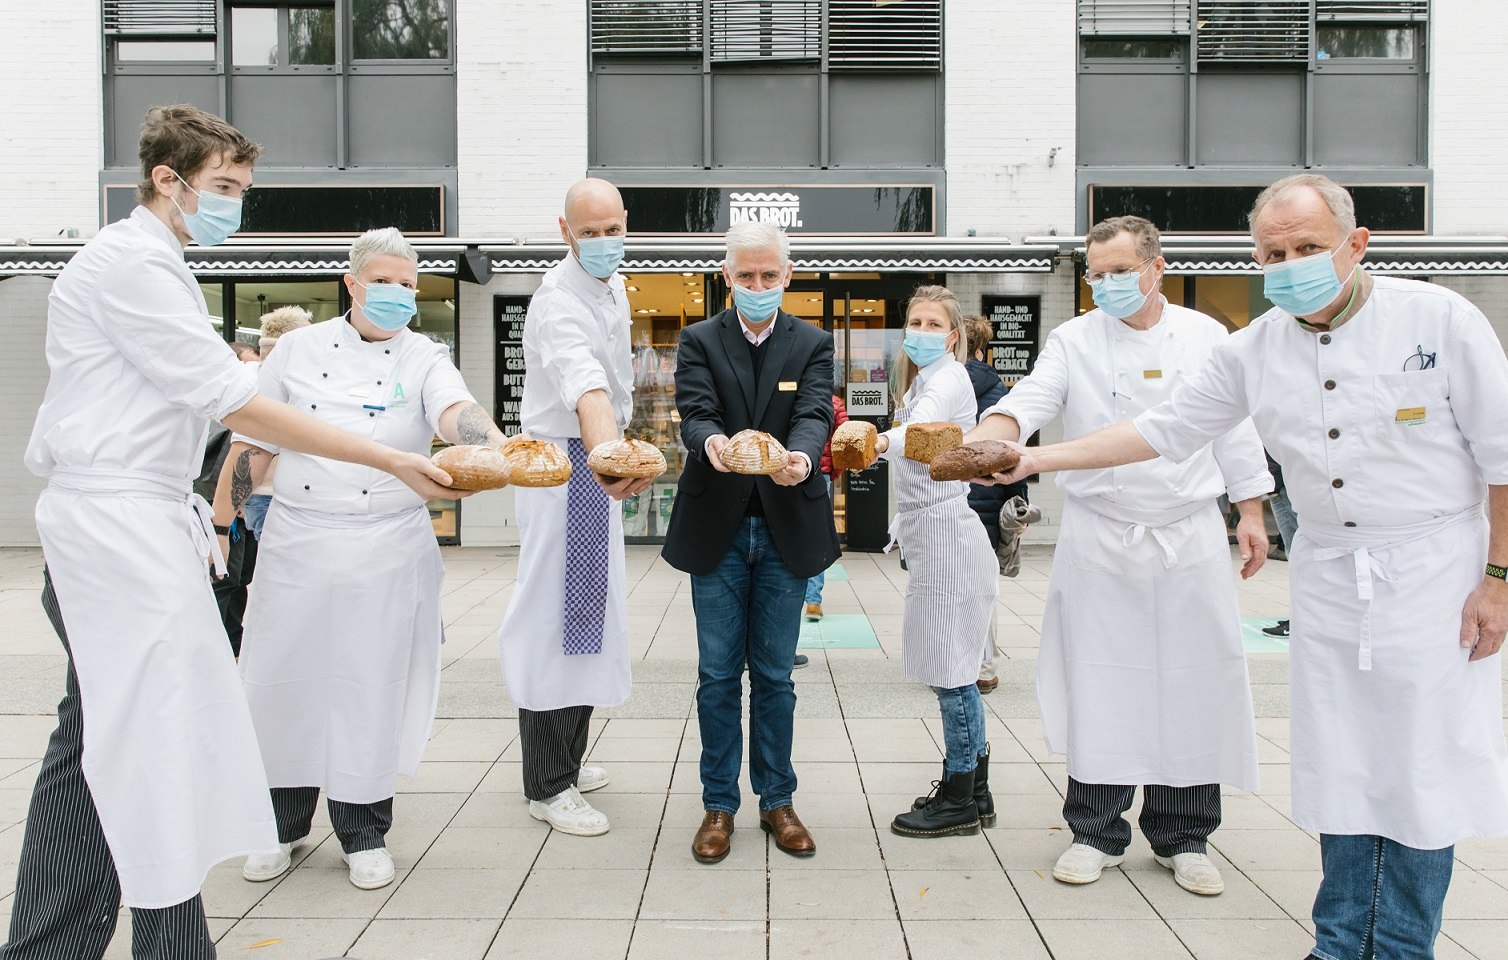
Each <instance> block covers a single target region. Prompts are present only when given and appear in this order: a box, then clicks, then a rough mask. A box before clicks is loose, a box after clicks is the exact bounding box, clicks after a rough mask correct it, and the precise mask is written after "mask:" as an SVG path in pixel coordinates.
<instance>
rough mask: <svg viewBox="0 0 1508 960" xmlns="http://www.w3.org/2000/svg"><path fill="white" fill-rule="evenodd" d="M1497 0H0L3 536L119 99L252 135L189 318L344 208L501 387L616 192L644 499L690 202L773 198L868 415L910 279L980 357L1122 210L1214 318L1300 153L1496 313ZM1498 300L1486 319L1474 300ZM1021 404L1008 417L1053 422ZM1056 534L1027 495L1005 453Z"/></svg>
mask: <svg viewBox="0 0 1508 960" xmlns="http://www.w3.org/2000/svg"><path fill="white" fill-rule="evenodd" d="M1497 6H1498V5H1497V4H1496V3H1494V2H1493V0H1432V2H1431V0H1368V2H1360V0H1261V2H1257V0H1220V2H1209V0H1012V2H1010V3H999V2H996V0H947V2H943V0H515V2H512V3H509V4H497V3H492V2H488V0H409V2H406V3H395V2H390V0H278V2H273V0H248V2H241V0H56V2H54V3H50V4H42V5H31V7H29V8H27V9H26V10H24V11H22V10H19V9H18V10H8V11H6V12H5V13H4V14H3V15H0V16H3V18H4V23H5V26H6V28H7V33H8V35H10V36H12V37H13V38H14V39H15V41H16V42H15V47H14V49H15V52H16V54H17V57H16V59H13V60H9V61H7V62H5V63H4V64H0V79H3V80H4V81H5V82H6V89H7V90H8V91H10V93H11V96H10V97H8V98H7V99H6V101H5V102H4V103H3V104H0V128H3V129H5V130H6V131H7V134H8V135H7V136H6V137H3V138H0V169H3V170H4V171H5V176H4V177H3V178H0V278H5V279H0V316H4V317H6V318H7V319H8V320H9V323H10V329H11V331H12V336H11V339H10V346H11V349H9V350H7V351H6V352H5V353H4V355H3V360H0V363H3V365H4V370H5V373H6V374H7V376H6V377H5V379H4V380H3V381H0V382H3V388H0V389H4V390H5V391H6V394H7V399H8V400H9V403H8V404H7V410H6V412H5V414H4V415H3V416H0V486H3V488H4V489H5V491H6V492H7V494H8V496H6V497H5V498H4V500H3V502H0V544H30V543H34V542H35V532H34V530H33V527H32V521H31V509H32V504H33V502H34V499H35V495H36V493H37V492H38V491H39V489H40V484H39V482H38V481H37V479H36V478H34V477H31V476H30V475H29V474H27V473H25V471H24V468H23V467H22V466H21V451H22V449H23V448H24V445H25V442H26V439H27V435H28V433H29V430H30V425H31V420H32V417H33V415H34V413H35V411H36V408H37V405H38V404H39V403H40V400H41V394H42V390H43V389H44V387H45V382H46V368H45V362H44V359H43V356H42V343H43V333H44V322H45V314H46V296H47V291H48V289H49V287H50V284H51V277H52V276H55V275H56V273H57V271H58V270H59V269H61V267H62V265H63V264H65V263H66V261H67V258H68V257H69V256H70V255H71V254H72V252H73V251H74V250H76V249H77V248H78V246H79V244H80V243H82V242H83V240H85V239H87V238H88V237H89V236H91V235H92V234H93V233H94V232H95V231H96V230H98V229H99V227H100V225H101V224H103V223H107V222H109V221H111V220H114V219H117V218H118V217H120V216H123V215H125V214H126V213H127V212H129V209H130V206H131V199H130V194H131V190H132V188H133V186H134V184H135V182H136V179H137V176H138V172H137V170H136V167H135V157H134V147H135V138H136V130H137V128H138V127H139V124H140V120H141V116H142V114H143V113H144V112H145V110H146V109H147V107H149V106H151V105H153V104H158V103H171V102H190V103H194V104H196V105H198V106H201V107H204V108H206V109H210V110H213V111H215V112H218V113H221V114H222V115H224V116H226V117H227V118H228V119H229V120H231V122H233V123H235V124H236V125H237V126H239V127H241V128H242V129H243V130H245V131H246V132H247V133H248V134H249V135H250V136H252V137H253V138H254V139H256V140H258V141H259V142H261V143H262V144H263V145H264V146H265V148H266V152H265V154H264V156H263V159H262V160H261V161H260V162H259V164H258V167H257V172H256V181H257V187H256V189H255V190H254V191H253V194H252V196H251V199H250V200H249V201H248V206H247V222H246V226H245V228H244V229H243V232H242V233H241V234H239V235H237V237H236V238H234V239H233V240H232V241H231V242H230V243H228V244H226V245H224V246H222V247H219V248H215V249H213V250H206V251H198V250H195V249H191V250H190V253H189V260H190V263H191V265H192V266H193V268H194V270H195V272H196V273H197V274H198V275H199V277H200V279H201V282H202V285H203V289H204V291H205V295H206V300H207V302H208V303H209V305H210V310H211V313H212V314H214V317H213V318H212V319H213V321H214V322H215V323H217V324H218V329H219V330H220V332H221V333H222V335H224V336H225V337H226V338H227V339H230V338H234V337H237V336H240V337H243V338H244V337H252V336H254V335H253V334H251V333H250V331H251V330H252V329H253V328H254V327H255V325H256V321H257V318H258V317H259V316H260V314H261V313H262V312H264V311H265V310H266V309H271V308H272V307H274V306H279V305H282V304H285V303H298V304H302V305H304V306H305V307H307V308H309V309H310V310H311V311H312V312H313V313H314V314H315V316H316V318H317V319H319V320H325V319H328V318H330V317H334V316H338V315H339V314H340V313H342V312H343V311H344V310H345V309H346V308H347V306H348V304H347V303H346V302H345V301H344V300H343V297H344V294H343V290H342V288H341V285H340V284H339V282H338V277H339V275H340V274H341V273H342V272H343V271H344V264H345V260H344V250H345V247H346V245H347V244H348V243H349V240H350V237H351V236H352V235H353V234H354V233H356V232H358V231H360V230H364V229H367V228H369V227H373V226H384V225H389V224H393V225H397V226H399V227H400V228H402V229H403V230H404V231H405V233H407V234H408V235H409V236H410V237H411V238H413V239H414V241H415V244H416V246H417V247H418V248H419V250H420V255H421V272H422V275H423V279H422V283H421V292H420V300H421V310H420V315H419V318H418V320H417V329H419V330H420V331H421V332H423V333H425V334H427V335H430V336H432V337H435V338H436V339H440V340H443V341H445V342H447V343H449V344H450V345H451V346H452V348H453V349H454V350H455V355H456V358H457V361H458V363H459V365H460V367H461V370H462V372H463V373H464V374H465V376H466V378H467V380H468V382H469V383H470V385H471V387H472V390H473V392H474V393H475V394H476V396H477V397H478V398H479V399H480V400H482V401H483V403H484V404H486V405H488V406H489V407H491V408H492V409H493V410H494V412H495V414H496V416H497V418H498V420H499V422H500V423H503V424H504V425H508V424H510V423H516V422H517V401H518V397H519V395H520V393H521V383H522V379H521V378H522V375H523V372H524V371H523V370H522V369H521V368H522V351H521V349H520V348H519V344H518V338H519V332H520V331H519V329H518V328H519V326H520V321H521V317H522V313H523V311H524V310H525V309H526V307H527V303H528V297H529V295H530V294H531V293H532V292H533V290H534V289H535V288H536V287H537V286H538V284H539V282H540V278H541V275H542V273H543V271H544V270H546V269H548V268H549V266H550V265H552V264H553V263H555V262H557V261H558V259H559V258H560V257H561V256H562V255H563V252H564V247H563V245H562V244H561V243H560V239H559V234H558V230H557V228H556V217H557V215H558V213H559V207H560V200H561V197H562V196H563V194H564V191H565V188H566V187H567V186H568V185H569V184H570V183H571V182H572V181H573V180H575V179H576V178H578V177H580V176H582V175H584V174H587V173H591V174H593V175H598V176H603V177H606V178H608V179H610V180H612V181H613V182H614V183H617V184H618V185H619V186H620V187H621V188H622V189H623V190H624V193H625V197H626V200H627V203H628V206H629V211H630V214H629V232H630V237H631V239H630V243H629V247H628V260H627V262H626V265H625V267H624V272H625V274H626V277H627V282H628V286H629V289H630V292H631V294H630V295H631V302H632V307H633V310H634V327H633V332H634V342H635V370H636V377H637V381H638V384H637V386H638V394H637V399H636V409H635V419H634V423H633V424H632V426H631V431H632V432H634V433H635V434H637V435H640V436H643V437H645V438H647V439H651V440H653V441H654V442H656V443H657V444H659V445H660V446H661V447H662V448H663V449H665V451H666V453H667V459H668V460H669V462H670V464H671V467H672V471H671V473H670V474H668V475H667V476H666V477H665V478H663V479H662V481H661V482H660V483H659V484H657V485H656V486H655V487H653V488H652V489H651V490H649V491H646V492H645V493H644V494H643V495H641V497H640V498H639V499H638V500H637V501H634V502H631V503H629V504H627V505H626V521H625V523H626V530H627V532H628V533H629V534H630V536H636V537H642V538H645V539H648V540H653V539H655V538H656V537H657V536H659V535H660V534H661V533H662V532H663V530H664V526H665V523H666V521H667V520H668V517H669V512H670V509H671V505H672V503H673V494H674V478H675V471H676V469H677V465H678V463H679V462H680V457H681V455H682V451H681V450H680V448H679V446H678V436H677V433H678V431H677V427H676V422H675V417H674V410H673V402H672V397H671V394H670V385H671V375H672V373H673V359H674V350H675V345H676V341H677V338H678V336H679V332H680V330H681V329H682V328H683V327H684V326H685V324H687V323H693V322H696V321H697V320H700V319H702V318H704V317H706V316H710V315H712V314H714V313H716V312H717V311H718V310H720V309H722V306H723V305H724V304H725V303H726V297H727V291H726V289H725V288H724V286H723V283H722V280H721V276H720V274H719V272H718V265H719V263H720V260H721V245H720V235H721V232H722V231H723V230H724V229H726V227H727V226H728V225H729V224H730V223H733V222H737V221H738V220H741V219H749V218H753V219H761V220H769V221H772V222H776V223H779V224H781V225H782V226H784V227H785V228H786V229H787V230H788V231H789V232H790V234H791V236H792V238H793V241H794V256H795V259H796V270H797V274H796V280H795V282H794V283H793V284H792V287H791V290H790V291H789V292H788V294H787V297H786V302H785V308H786V309H787V310H788V311H790V312H792V313H795V314H797V315H798V316H801V317H803V318H805V319H807V320H808V321H810V322H812V323H814V324H819V325H821V326H822V327H824V329H827V330H829V331H831V332H832V334H833V336H834V344H835V348H836V352H837V358H838V366H839V381H840V382H839V383H838V384H836V385H835V386H836V389H837V391H838V392H839V393H840V394H842V395H843V396H844V397H845V399H846V400H847V401H848V402H849V404H850V406H851V408H852V409H853V411H854V413H855V415H857V416H864V417H869V418H872V419H874V420H875V422H877V423H878V422H881V421H883V420H885V419H886V418H887V417H888V415H889V414H890V412H891V410H892V409H893V407H894V401H895V398H894V397H893V396H891V395H890V391H889V383H888V377H889V372H890V367H891V365H892V363H893V361H894V360H895V358H896V356H897V354H898V350H899V342H900V327H901V309H902V304H903V302H904V299H905V297H906V295H907V293H908V292H909V290H910V289H912V288H913V287H914V286H915V285H916V284H918V283H922V282H940V283H945V284H947V285H948V286H950V287H951V288H952V289H953V290H954V291H955V292H957V293H958V294H959V295H960V298H961V299H962V300H963V303H964V306H965V308H966V309H967V310H970V311H978V312H983V313H985V314H986V315H987V316H990V317H991V319H992V320H994V321H995V324H996V334H997V338H998V339H997V341H996V342H995V343H994V344H993V345H992V357H991V359H992V360H993V362H994V363H995V365H996V368H997V370H999V371H1000V372H1001V375H1002V376H1003V377H1004V378H1005V379H1006V380H1007V381H1010V380H1012V379H1014V378H1015V377H1018V376H1020V375H1022V374H1024V373H1025V372H1027V371H1028V370H1029V369H1030V366H1031V363H1032V361H1033V359H1034V357H1035V355H1036V351H1037V349H1038V347H1039V346H1040V344H1041V342H1042V340H1043V338H1045V336H1046V335H1047V334H1048V333H1049V332H1050V331H1051V329H1052V328H1053V327H1054V326H1056V325H1057V324H1059V323H1062V322H1063V321H1065V320H1067V319H1069V318H1071V317H1073V316H1074V315H1076V314H1077V313H1079V312H1081V311H1082V310H1084V309H1087V308H1088V306H1089V301H1088V297H1087V291H1086V290H1085V289H1084V287H1083V285H1082V283H1081V282H1080V274H1081V273H1082V268H1081V262H1082V243H1081V240H1080V238H1081V237H1082V235H1083V233H1084V231H1085V229H1087V227H1088V225H1089V224H1090V223H1091V222H1093V220H1096V219H1099V218H1101V217H1104V216H1109V215H1113V214H1116V213H1140V214H1143V215H1145V216H1148V217H1149V218H1150V219H1152V220H1154V222H1157V223H1158V224H1159V225H1160V226H1162V227H1163V228H1164V230H1165V234H1166V236H1165V244H1166V246H1167V256H1168V260H1169V265H1170V266H1169V278H1168V281H1167V283H1166V292H1167V295H1168V297H1169V299H1170V300H1173V301H1175V302H1181V303H1184V304H1187V305H1189V306H1193V307H1195V308H1197V309H1200V310H1203V311H1205V312H1207V313H1210V314H1211V315H1213V316H1215V317H1217V318H1218V319H1220V320H1221V321H1222V322H1224V323H1226V324H1227V325H1228V326H1230V327H1232V328H1233V329H1234V328H1238V327H1240V326H1243V325H1244V324H1245V323H1247V322H1249V321H1250V319H1251V318H1252V317H1254V316H1256V315H1257V314H1259V313H1261V312H1262V310H1264V309H1265V308H1266V305H1265V303H1264V302H1263V301H1262V299H1261V284H1260V274H1259V273H1257V271H1256V270H1255V268H1254V265H1253V264H1252V263H1251V260H1250V247H1249V243H1248V242H1247V240H1246V238H1245V236H1244V222H1243V217H1244V213H1245V210H1246V208H1247V207H1248V206H1249V204H1250V201H1251V198H1252V197H1253V196H1254V195H1255V192H1256V191H1257V190H1258V189H1260V188H1261V187H1262V186H1264V185H1265V184H1267V183H1269V182H1271V181H1272V180H1274V179H1277V178H1279V177H1281V176H1285V175H1287V174H1289V173H1292V172H1294V171H1296V170H1303V169H1313V170H1317V171H1321V172H1324V173H1326V174H1328V175H1330V176H1332V177H1334V178H1336V179H1337V180H1340V181H1341V182H1343V183H1345V184H1347V185H1348V186H1350V187H1352V188H1353V190H1354V192H1355V195H1356V197H1357V201H1358V206H1359V212H1360V219H1361V220H1362V222H1363V223H1364V224H1366V225H1370V226H1372V227H1374V229H1375V230H1376V231H1377V236H1376V240H1375V242H1374V253H1373V255H1372V256H1370V257H1369V264H1368V266H1369V268H1370V269H1375V270H1378V271H1381V272H1386V273H1391V274H1396V275H1407V276H1414V277H1419V278H1422V279H1429V280H1432V281H1434V282H1439V283H1443V284H1447V285H1450V286H1452V287H1453V288H1455V289H1458V290H1460V291H1461V292H1462V293H1464V294H1466V295H1467V296H1469V297H1471V298H1472V299H1473V300H1474V301H1475V302H1477V303H1478V304H1479V305H1480V306H1481V307H1482V309H1483V310H1484V311H1485V312H1486V313H1487V314H1488V315H1489V317H1491V318H1492V319H1493V321H1494V323H1495V324H1505V323H1508V276H1505V274H1508V238H1505V236H1504V235H1505V234H1508V189H1504V188H1503V187H1502V186H1501V184H1500V183H1499V182H1498V178H1497V177H1496V171H1497V169H1498V168H1499V167H1500V166H1501V161H1500V160H1499V157H1500V156H1501V154H1502V152H1503V148H1504V146H1505V144H1504V142H1503V141H1504V140H1505V139H1508V96H1505V93H1508V81H1504V80H1503V79H1502V77H1501V74H1500V71H1496V70H1494V69H1493V68H1492V64H1494V63H1496V62H1497V60H1498V56H1497V55H1498V54H1503V53H1508V33H1505V32H1504V31H1502V30H1485V29H1483V27H1484V25H1485V24H1490V23H1492V22H1494V19H1495V18H1500V13H1499V12H1498V11H1497V9H1496V8H1497ZM1505 329H1508V328H1505V327H1501V326H1500V331H1501V330H1505ZM1055 431H1056V427H1049V428H1048V429H1047V430H1046V431H1045V432H1044V433H1045V436H1044V439H1048V440H1051V439H1054V437H1055ZM1034 498H1035V499H1036V500H1037V501H1038V502H1040V503H1041V504H1042V506H1043V507H1044V512H1045V513H1046V515H1047V518H1048V519H1047V521H1046V522H1044V523H1043V524H1041V525H1039V526H1038V527H1035V528H1034V529H1033V531H1032V536H1033V538H1034V539H1037V540H1047V541H1050V540H1052V539H1054V534H1055V524H1054V521H1055V519H1056V516H1057V514H1058V511H1057V509H1056V507H1057V504H1058V503H1059V502H1060V501H1059V498H1058V497H1057V496H1056V491H1055V490H1054V489H1053V488H1052V486H1051V485H1050V484H1045V483H1044V484H1040V485H1038V486H1037V487H1036V488H1034ZM889 502H890V498H889V489H888V480H887V478H886V477H885V476H884V475H883V473H879V472H871V473H869V474H866V475H864V476H862V477H858V478H846V479H845V480H844V481H843V482H840V484H839V488H838V492H837V497H836V503H835V510H836V511H837V519H838V520H839V523H840V529H843V530H844V531H845V533H846V535H847V537H848V540H849V542H850V546H851V547H853V548H858V549H867V548H873V547H877V546H879V545H882V544H883V538H884V529H885V520H886V515H887V512H888V507H889ZM431 512H432V516H433V518H434V520H435V526H436V532H437V535H439V536H441V537H442V538H444V539H446V540H447V541H450V542H455V541H459V542H464V543H467V544H472V545H490V544H507V543H511V542H514V541H515V539H516V530H515V525H514V517H513V509H512V498H511V495H510V494H509V493H508V492H507V491H503V492H501V493H499V494H490V495H485V496H480V497H474V498H471V499H469V500H467V501H466V502H464V503H463V504H460V505H459V507H458V506H457V505H456V504H453V503H450V504H446V503H437V504H433V505H432V511H431Z"/></svg>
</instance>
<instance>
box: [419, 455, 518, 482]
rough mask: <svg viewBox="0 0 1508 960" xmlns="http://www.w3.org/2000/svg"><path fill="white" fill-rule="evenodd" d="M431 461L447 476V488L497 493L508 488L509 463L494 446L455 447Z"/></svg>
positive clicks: (435, 456)
mask: <svg viewBox="0 0 1508 960" xmlns="http://www.w3.org/2000/svg"><path fill="white" fill-rule="evenodd" d="M430 459H431V460H433V461H434V464H435V466H437V467H439V468H440V469H441V470H444V471H445V472H446V473H448V474H450V485H451V487H453V488H454V489H456V490H496V489H498V488H499V487H506V486H507V485H508V461H507V460H505V459H504V458H503V453H502V451H501V450H498V449H497V448H496V447H483V446H477V445H474V444H458V445H457V446H454V447H446V448H445V449H443V450H440V451H438V452H436V453H435V455H434V456H433V457H430Z"/></svg>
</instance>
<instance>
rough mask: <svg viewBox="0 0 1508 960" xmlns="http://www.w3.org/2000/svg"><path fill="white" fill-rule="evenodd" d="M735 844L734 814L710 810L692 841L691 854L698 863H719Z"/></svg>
mask: <svg viewBox="0 0 1508 960" xmlns="http://www.w3.org/2000/svg"><path fill="white" fill-rule="evenodd" d="M732 846H733V814H731V813H727V812H725V811H722V810H708V811H707V815H706V816H704V817H702V825H701V827H700V828H699V829H698V830H697V831H696V837H695V839H693V840H692V841H691V855H692V856H693V857H695V858H696V859H697V862H698V863H717V862H718V861H720V860H722V859H723V858H724V857H726V856H727V855H728V850H729V849H731V848H732Z"/></svg>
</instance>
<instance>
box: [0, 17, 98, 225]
mask: <svg viewBox="0 0 1508 960" xmlns="http://www.w3.org/2000/svg"><path fill="white" fill-rule="evenodd" d="M0 24H3V27H4V31H5V55H4V56H0V91H4V96H0V170H3V171H4V176H0V243H10V242H11V241H13V240H15V239H17V238H25V239H30V238H35V237H50V236H56V235H57V233H58V231H59V230H62V229H64V228H66V227H76V228H77V229H78V230H79V233H80V235H81V236H86V237H88V236H92V235H93V234H94V232H95V230H97V229H98V228H99V171H100V165H101V163H102V162H103V161H102V151H103V149H104V145H103V136H102V130H103V113H102V108H101V105H100V104H101V96H102V95H101V92H100V90H101V83H100V62H99V59H100V24H101V20H100V3H99V0H48V2H46V3H7V4H5V11H4V14H3V17H0Z"/></svg>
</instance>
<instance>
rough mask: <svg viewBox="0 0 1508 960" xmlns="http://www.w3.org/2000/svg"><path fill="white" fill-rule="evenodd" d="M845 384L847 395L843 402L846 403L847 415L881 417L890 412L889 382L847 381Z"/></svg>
mask: <svg viewBox="0 0 1508 960" xmlns="http://www.w3.org/2000/svg"><path fill="white" fill-rule="evenodd" d="M847 386H848V396H847V397H846V398H845V400H844V402H845V403H846V404H847V405H848V414H849V416H859V417H883V416H884V415H885V414H887V413H889V412H890V384H888V383H886V382H885V381H884V380H880V381H878V382H875V381H869V382H859V383H849V384H848V385H847Z"/></svg>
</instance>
